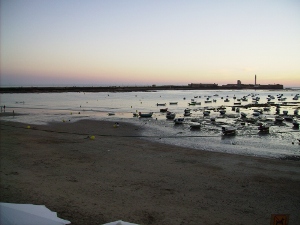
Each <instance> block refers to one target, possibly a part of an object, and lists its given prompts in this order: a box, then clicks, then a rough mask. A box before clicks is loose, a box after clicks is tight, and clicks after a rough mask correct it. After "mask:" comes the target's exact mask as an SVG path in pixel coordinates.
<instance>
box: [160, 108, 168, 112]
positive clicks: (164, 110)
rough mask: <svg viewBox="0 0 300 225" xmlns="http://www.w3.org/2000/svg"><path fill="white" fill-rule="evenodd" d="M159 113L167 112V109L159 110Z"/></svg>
mask: <svg viewBox="0 0 300 225" xmlns="http://www.w3.org/2000/svg"><path fill="white" fill-rule="evenodd" d="M159 111H160V112H167V111H168V108H165V109H160V110H159Z"/></svg>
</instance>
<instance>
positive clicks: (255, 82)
mask: <svg viewBox="0 0 300 225" xmlns="http://www.w3.org/2000/svg"><path fill="white" fill-rule="evenodd" d="M254 85H255V86H256V74H255V81H254Z"/></svg>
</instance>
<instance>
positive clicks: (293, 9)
mask: <svg viewBox="0 0 300 225" xmlns="http://www.w3.org/2000/svg"><path fill="white" fill-rule="evenodd" d="M299 40H300V1H295V0H294V1H292V0H285V1H283V0H282V1H278V0H273V1H270V0H265V1H257V0H254V1H226V0H224V1H209V0H207V1H200V0H199V1H196V0H195V1H189V0H188V1H78V0H77V1H76V0H73V1H71V0H51V1H46V0H36V1H31V0H13V1H9V0H1V50H0V51H1V85H51V86H53V85H89V84H90V85H148V84H188V83H191V82H193V83H218V84H226V83H236V81H237V80H238V79H239V80H241V81H242V83H253V82H254V75H255V74H257V77H258V83H261V84H273V83H280V84H284V85H285V86H300V63H299V61H300V41H299Z"/></svg>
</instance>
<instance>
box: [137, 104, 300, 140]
mask: <svg viewBox="0 0 300 225" xmlns="http://www.w3.org/2000/svg"><path fill="white" fill-rule="evenodd" d="M160 112H166V118H167V119H169V120H173V121H174V124H183V123H185V117H189V116H191V109H189V108H186V109H185V110H184V114H183V116H184V117H179V118H175V117H176V113H174V112H170V111H168V109H167V108H166V109H163V110H160ZM219 112H220V114H221V115H224V114H225V113H226V110H225V109H221V110H219ZM297 112H298V111H297ZM254 113H255V112H254ZM260 113H261V112H259V114H255V115H254V114H253V116H259V115H260ZM152 115H153V112H148V113H142V112H139V113H138V116H139V117H144V118H150V117H152ZM209 115H210V111H209V110H204V111H203V116H204V117H205V116H209ZM295 115H296V114H295ZM135 116H137V114H135ZM240 116H241V119H242V120H244V121H247V122H248V120H254V121H255V119H254V118H247V114H246V113H244V112H241V113H240ZM290 118H293V117H292V116H289V115H287V112H286V111H284V115H283V116H280V115H276V116H275V123H277V124H278V123H282V122H283V121H284V120H288V119H290ZM215 119H216V118H215V117H211V118H210V120H211V121H212V122H214V121H215ZM250 122H251V121H250ZM292 124H293V126H294V127H295V128H299V121H298V120H297V119H293V120H292ZM189 125H190V128H191V129H200V128H201V126H202V124H201V123H200V122H197V120H195V121H193V120H192V121H191V122H189ZM258 125H259V126H258V130H259V131H260V132H269V129H270V125H269V124H267V123H259V124H258ZM222 133H223V134H225V135H232V134H235V133H236V128H235V127H233V126H222Z"/></svg>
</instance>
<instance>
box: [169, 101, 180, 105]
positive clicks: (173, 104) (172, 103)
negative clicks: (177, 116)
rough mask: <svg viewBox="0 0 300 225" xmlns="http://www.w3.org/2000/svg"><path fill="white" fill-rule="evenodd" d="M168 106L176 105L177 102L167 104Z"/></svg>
mask: <svg viewBox="0 0 300 225" xmlns="http://www.w3.org/2000/svg"><path fill="white" fill-rule="evenodd" d="M169 104H170V105H177V104H178V102H169Z"/></svg>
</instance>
